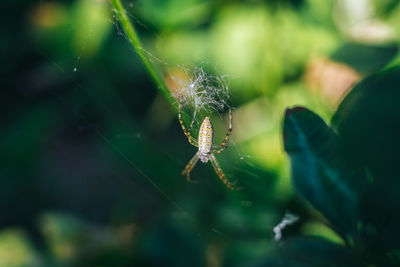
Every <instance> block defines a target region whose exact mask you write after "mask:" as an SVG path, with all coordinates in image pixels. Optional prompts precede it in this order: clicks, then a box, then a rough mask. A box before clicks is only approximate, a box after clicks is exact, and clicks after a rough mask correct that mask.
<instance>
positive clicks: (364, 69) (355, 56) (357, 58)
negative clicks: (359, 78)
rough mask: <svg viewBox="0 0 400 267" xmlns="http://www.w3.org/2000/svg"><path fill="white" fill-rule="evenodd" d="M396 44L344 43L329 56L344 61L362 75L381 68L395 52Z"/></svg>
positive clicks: (396, 50)
mask: <svg viewBox="0 0 400 267" xmlns="http://www.w3.org/2000/svg"><path fill="white" fill-rule="evenodd" d="M398 51H399V47H398V45H397V44H388V45H366V44H357V43H346V44H344V45H343V46H342V47H340V48H339V49H338V50H337V51H336V52H335V53H334V54H333V55H332V56H331V57H332V59H333V60H335V61H338V62H342V63H345V64H347V65H349V66H351V67H352V68H354V69H356V70H357V71H358V72H360V73H361V74H363V75H367V74H371V73H373V72H376V71H378V70H380V69H382V68H383V67H384V66H385V65H386V64H388V63H389V61H390V60H391V59H392V58H393V57H394V56H395V55H396V54H397V52H398Z"/></svg>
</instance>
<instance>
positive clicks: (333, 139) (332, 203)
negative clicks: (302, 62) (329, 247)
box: [283, 107, 365, 235]
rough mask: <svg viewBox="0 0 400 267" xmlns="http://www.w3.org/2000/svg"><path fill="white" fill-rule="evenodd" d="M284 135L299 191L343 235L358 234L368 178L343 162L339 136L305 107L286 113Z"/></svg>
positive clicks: (289, 110)
mask: <svg viewBox="0 0 400 267" xmlns="http://www.w3.org/2000/svg"><path fill="white" fill-rule="evenodd" d="M283 135H284V146H285V150H286V152H287V153H288V154H289V156H290V158H291V163H292V176H293V181H294V185H295V187H296V189H297V191H298V192H299V193H300V194H301V195H302V196H303V197H304V198H305V199H307V200H308V201H309V202H311V204H312V205H313V206H314V207H315V208H316V209H317V210H319V211H320V212H321V213H322V214H323V215H324V216H325V217H326V218H327V219H328V220H329V221H330V222H331V223H332V224H333V226H334V227H335V229H336V230H338V231H339V233H340V234H342V235H346V234H354V233H355V232H356V224H357V217H358V211H357V207H358V197H359V194H360V190H362V188H363V186H364V185H365V178H364V175H363V174H362V173H361V172H359V171H356V170H353V169H351V168H349V166H348V164H347V163H346V162H343V157H342V153H341V145H340V143H339V139H338V137H337V135H336V134H335V133H334V132H333V130H332V129H331V128H329V127H328V126H327V125H326V124H325V122H324V121H323V120H322V119H321V118H320V117H319V116H318V115H316V114H314V113H313V112H311V111H309V110H307V109H305V108H301V107H296V108H293V109H288V110H287V111H286V114H285V121H284V126H283Z"/></svg>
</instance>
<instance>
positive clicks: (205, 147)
mask: <svg viewBox="0 0 400 267" xmlns="http://www.w3.org/2000/svg"><path fill="white" fill-rule="evenodd" d="M213 135H214V130H213V127H212V124H211V121H210V119H209V118H208V117H206V118H205V119H204V120H203V123H202V124H201V126H200V131H199V143H198V145H199V157H200V160H201V161H202V162H207V161H208V160H209V159H210V156H211V149H212V145H213Z"/></svg>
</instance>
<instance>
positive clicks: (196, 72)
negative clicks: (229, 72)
mask: <svg viewBox="0 0 400 267" xmlns="http://www.w3.org/2000/svg"><path fill="white" fill-rule="evenodd" d="M103 4H104V3H103ZM109 8H110V9H111V7H110V6H109ZM128 15H129V17H130V18H131V21H132V22H134V23H136V24H137V25H139V26H140V27H144V28H146V26H145V25H144V24H143V23H141V22H140V21H139V20H138V19H137V18H136V17H134V16H132V15H130V14H129V12H128ZM109 23H111V24H112V25H114V29H116V32H117V34H118V35H120V36H122V37H123V38H124V39H125V40H127V41H128V42H130V41H129V39H128V38H127V36H126V34H125V33H124V31H123V30H122V29H121V27H120V25H119V23H118V21H117V16H116V15H115V10H112V14H111V16H110V18H109ZM86 38H91V36H90V35H88V36H87V37H86ZM83 45H84V44H83ZM82 49H83V50H84V49H85V47H83V48H82ZM140 49H141V50H142V51H143V52H145V53H146V54H147V55H148V57H149V59H150V61H151V62H152V63H154V64H161V65H162V66H164V67H165V69H166V70H167V71H166V72H167V78H169V79H170V80H171V81H172V82H173V84H174V86H173V87H171V86H169V89H170V91H171V95H172V96H174V98H175V99H177V102H178V100H179V99H181V101H182V104H183V107H184V108H185V109H191V110H192V112H190V114H189V117H193V118H195V119H196V121H197V122H198V119H199V117H200V116H199V113H204V112H205V113H213V114H217V115H219V116H220V117H221V116H222V114H224V112H225V111H226V110H227V109H228V108H231V106H230V105H229V87H228V83H227V81H226V76H224V75H216V74H212V73H210V72H207V71H206V68H205V67H204V66H194V67H187V66H184V65H179V66H171V65H170V64H168V63H167V62H165V61H164V60H162V59H160V58H158V57H156V56H154V55H153V54H152V53H150V52H149V51H147V50H146V49H144V48H140ZM132 53H135V52H134V51H132ZM42 54H43V56H44V57H45V58H46V60H48V61H49V62H51V63H52V64H53V65H54V66H55V68H57V69H58V70H59V71H60V72H62V73H63V75H65V76H66V77H67V78H68V79H69V80H71V81H72V82H73V84H75V90H77V91H79V92H81V93H82V94H85V91H84V90H82V88H83V85H81V84H80V83H79V82H77V81H76V79H75V75H76V73H77V72H79V70H80V64H81V62H82V59H81V58H82V56H81V55H77V56H76V59H75V64H74V66H73V68H72V69H70V70H68V69H66V68H65V67H63V65H62V64H60V63H58V62H56V61H55V60H53V59H52V58H51V57H49V56H47V55H46V54H45V53H42ZM173 70H174V71H173ZM51 93H52V94H53V95H54V97H55V98H57V99H58V100H59V101H60V102H62V103H63V104H64V105H65V106H66V108H70V109H71V110H72V111H73V112H74V114H75V115H76V117H77V118H78V119H79V120H81V121H82V122H83V123H85V124H86V125H88V126H90V128H91V129H92V130H93V132H94V133H95V134H96V135H98V136H99V137H100V138H101V140H103V142H104V143H105V144H107V145H108V146H109V147H110V148H111V149H112V150H114V152H115V153H117V154H118V155H119V156H120V157H121V158H122V159H123V160H124V161H126V162H127V163H128V164H129V166H131V167H132V168H133V169H134V170H136V171H137V172H138V173H139V174H140V176H142V177H143V178H144V179H145V180H146V181H147V182H148V183H149V184H151V186H152V187H154V189H156V190H157V191H158V192H159V193H160V195H162V196H163V197H164V198H165V199H166V200H167V201H168V202H169V203H170V204H171V205H172V206H173V207H174V208H175V209H176V210H177V211H179V212H181V213H182V214H184V215H185V216H186V217H187V218H188V219H189V220H190V221H192V222H193V223H194V224H196V223H197V219H196V218H194V216H193V215H192V214H191V212H189V211H188V210H187V209H185V208H184V207H182V205H180V204H179V203H178V202H176V201H175V200H174V198H173V197H172V196H171V195H169V194H168V193H167V192H166V190H164V188H163V187H162V186H160V185H159V184H158V183H157V181H156V179H154V178H153V177H151V176H150V175H149V174H148V173H149V171H148V170H146V169H145V168H143V167H141V166H140V165H139V164H137V163H136V162H135V161H133V160H132V159H131V158H130V157H129V156H128V155H126V154H125V153H124V152H123V151H122V150H121V149H120V148H119V146H118V145H116V144H114V143H113V141H112V140H111V139H110V138H109V137H108V136H107V135H106V134H105V133H104V132H103V131H102V130H101V129H100V128H99V127H97V126H96V125H92V124H91V123H90V120H89V119H88V118H86V117H85V116H84V115H83V114H82V113H80V112H79V111H78V110H77V109H75V108H74V103H73V102H71V101H70V100H67V99H66V98H65V97H63V96H62V95H60V94H59V93H58V92H56V91H52V92H51ZM101 104H102V105H105V106H106V105H107V104H105V103H101ZM106 108H107V107H106ZM115 120H117V121H118V120H122V119H119V118H115ZM121 124H125V122H123V121H122V122H121ZM121 135H124V133H121ZM135 138H142V137H141V134H140V133H138V134H137V135H135ZM230 146H234V147H236V145H235V143H234V142H231V143H230ZM234 151H235V153H236V154H237V158H240V160H241V161H243V160H247V159H249V158H251V156H249V155H243V154H242V153H241V152H240V151H239V149H237V148H235V150H234ZM165 154H167V155H168V152H166V153H165ZM170 157H174V156H173V155H170ZM185 161H186V159H182V161H181V162H179V164H181V163H182V164H181V165H182V169H183V168H184V166H185V164H186V162H185ZM227 175H229V171H228V172H227ZM182 182H185V181H184V179H182ZM213 190H214V189H213ZM210 231H212V232H214V233H216V234H218V235H224V234H223V233H222V232H221V231H220V230H217V229H216V228H214V227H212V228H211V229H210Z"/></svg>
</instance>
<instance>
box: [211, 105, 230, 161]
mask: <svg viewBox="0 0 400 267" xmlns="http://www.w3.org/2000/svg"><path fill="white" fill-rule="evenodd" d="M231 133H232V109H229V128H228V132H227V133H226V135H225V138H224V140H223V141H222V143H221V144H219V145H218V146H217V147H216V148H217V149H216V150H213V153H215V154H219V153H221V152H222V151H224V150H225V148H227V147H228V141H229V136H230V135H231Z"/></svg>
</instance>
